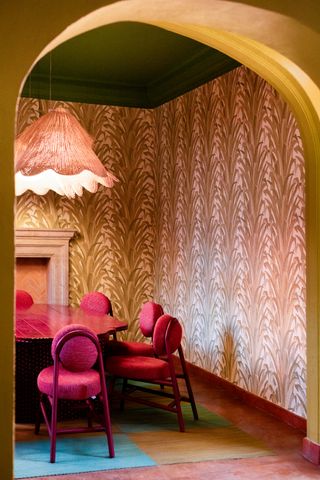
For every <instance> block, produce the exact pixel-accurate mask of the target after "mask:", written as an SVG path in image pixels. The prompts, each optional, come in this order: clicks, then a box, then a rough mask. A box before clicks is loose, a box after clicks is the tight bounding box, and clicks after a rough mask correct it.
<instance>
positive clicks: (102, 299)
mask: <svg viewBox="0 0 320 480" xmlns="http://www.w3.org/2000/svg"><path fill="white" fill-rule="evenodd" d="M80 308H81V310H83V311H84V312H86V313H89V314H94V315H111V316H113V311H112V305H111V301H110V299H109V298H108V297H107V296H106V295H105V294H104V293H102V292H97V291H94V292H88V293H86V294H85V295H83V297H82V299H81V302H80ZM109 336H110V337H111V338H113V339H114V340H116V339H117V332H116V331H115V330H114V331H112V332H109V333H108V338H109ZM105 341H106V339H105ZM105 341H104V343H103V344H101V345H102V348H103V351H104V345H105Z"/></svg>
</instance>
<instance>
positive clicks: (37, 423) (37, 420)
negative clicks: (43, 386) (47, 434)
mask: <svg viewBox="0 0 320 480" xmlns="http://www.w3.org/2000/svg"><path fill="white" fill-rule="evenodd" d="M40 402H41V398H40V395H39V407H38V408H37V411H36V418H35V422H34V433H35V434H36V435H38V434H39V432H40V424H41V403H40Z"/></svg>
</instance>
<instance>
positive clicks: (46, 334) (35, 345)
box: [15, 304, 128, 423]
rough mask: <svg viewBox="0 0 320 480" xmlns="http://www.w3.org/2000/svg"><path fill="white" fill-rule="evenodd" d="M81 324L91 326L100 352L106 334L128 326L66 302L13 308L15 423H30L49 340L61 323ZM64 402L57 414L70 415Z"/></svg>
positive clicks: (47, 360)
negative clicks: (64, 303)
mask: <svg viewBox="0 0 320 480" xmlns="http://www.w3.org/2000/svg"><path fill="white" fill-rule="evenodd" d="M70 324H81V325H85V326H87V327H89V328H91V329H92V330H93V331H94V332H95V333H96V334H97V335H98V338H99V340H100V345H101V348H102V352H103V354H104V353H105V350H106V348H107V344H108V340H109V336H110V335H113V336H114V333H115V332H121V331H124V330H126V329H127V328H128V324H127V323H126V322H124V321H122V320H120V319H118V318H117V317H114V316H111V315H100V314H96V313H89V312H86V311H84V310H83V309H81V308H79V307H70V306H67V305H50V304H33V305H32V306H31V307H30V308H28V309H16V314H15V341H16V370H15V371H16V376H15V384H16V394H15V397H16V423H33V422H34V421H35V416H36V411H37V409H38V408H39V407H38V403H39V402H38V389H37V377H38V374H39V373H40V371H41V370H42V369H43V368H45V367H47V366H49V365H52V364H53V359H52V356H51V343H52V340H53V338H54V336H55V335H56V333H57V332H58V331H59V330H60V329H61V328H62V327H64V326H66V325H70ZM72 415H73V413H72V412H71V410H70V407H68V402H66V404H65V406H64V407H63V408H62V409H61V417H62V418H63V417H68V418H70V416H71V417H72Z"/></svg>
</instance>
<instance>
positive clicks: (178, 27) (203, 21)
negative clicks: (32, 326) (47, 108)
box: [1, 1, 320, 478]
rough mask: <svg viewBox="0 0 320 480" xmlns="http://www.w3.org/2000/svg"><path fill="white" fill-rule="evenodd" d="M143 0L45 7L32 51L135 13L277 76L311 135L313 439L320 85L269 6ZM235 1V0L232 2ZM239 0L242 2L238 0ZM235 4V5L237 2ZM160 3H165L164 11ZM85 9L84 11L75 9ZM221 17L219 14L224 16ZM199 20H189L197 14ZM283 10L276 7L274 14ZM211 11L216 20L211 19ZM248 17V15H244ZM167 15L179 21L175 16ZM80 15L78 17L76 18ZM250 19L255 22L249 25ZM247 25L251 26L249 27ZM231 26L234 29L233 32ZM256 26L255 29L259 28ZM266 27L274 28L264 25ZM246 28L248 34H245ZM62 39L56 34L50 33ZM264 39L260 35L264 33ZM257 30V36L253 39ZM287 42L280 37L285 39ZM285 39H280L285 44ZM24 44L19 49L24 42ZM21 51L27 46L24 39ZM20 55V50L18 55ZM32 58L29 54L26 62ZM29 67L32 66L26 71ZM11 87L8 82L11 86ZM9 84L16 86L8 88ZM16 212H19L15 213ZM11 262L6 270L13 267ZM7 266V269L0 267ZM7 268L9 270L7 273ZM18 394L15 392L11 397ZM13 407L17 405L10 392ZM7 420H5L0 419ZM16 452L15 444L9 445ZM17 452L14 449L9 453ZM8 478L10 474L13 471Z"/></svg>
mask: <svg viewBox="0 0 320 480" xmlns="http://www.w3.org/2000/svg"><path fill="white" fill-rule="evenodd" d="M143 3H144V2H142V1H133V2H116V3H113V4H111V5H109V6H104V4H105V2H95V7H96V8H99V7H102V8H100V9H99V10H95V11H92V10H93V5H92V6H90V8H89V7H86V8H85V7H82V8H80V7H77V5H76V2H74V5H73V6H74V12H73V13H72V14H71V15H70V16H69V17H67V18H65V17H61V18H59V19H57V20H55V23H54V25H51V26H50V23H51V19H50V18H46V14H45V12H42V14H41V20H42V25H43V29H45V28H48V35H44V36H43V38H41V40H40V41H39V43H37V42H36V43H37V45H36V46H34V45H31V46H29V47H30V49H29V57H28V58H29V59H30V58H32V59H33V60H34V61H36V60H37V58H35V57H36V55H37V52H38V51H39V50H41V49H43V50H42V53H41V55H43V54H45V53H46V52H47V51H49V50H50V49H51V48H53V47H54V46H56V45H58V44H59V43H61V42H62V41H64V40H66V39H67V38H71V37H72V36H74V35H75V34H77V33H81V32H83V31H86V30H88V29H90V28H94V27H96V26H99V25H102V24H106V23H111V22H114V21H120V20H128V19H129V20H136V21H143V22H146V23H150V24H154V25H158V26H160V27H162V28H166V29H168V30H171V31H175V32H177V33H180V34H182V35H186V36H189V37H191V38H194V39H195V40H198V41H200V42H203V43H206V44H207V45H209V46H212V47H214V48H217V49H220V50H222V51H224V52H225V53H227V54H228V55H230V56H232V57H234V58H236V59H237V60H239V61H240V62H241V63H243V64H245V65H246V66H248V67H249V68H251V69H252V70H254V71H255V72H256V73H258V74H259V75H260V76H262V77H263V78H264V79H265V80H267V81H268V82H269V83H271V84H272V85H273V86H274V87H275V88H276V89H277V90H278V91H279V92H280V93H281V94H282V95H283V96H284V97H285V98H286V100H287V101H288V103H289V104H290V105H291V107H292V109H293V111H294V112H295V114H296V117H297V119H298V121H299V125H300V129H301V133H302V136H303V141H304V151H305V160H306V174H307V205H306V209H307V336H308V344H307V348H308V392H307V395H308V434H307V435H308V438H309V439H310V440H311V442H313V443H314V444H319V442H320V421H319V408H320V407H319V405H320V401H319V398H320V384H319V357H320V355H319V321H318V314H319V307H318V303H319V300H318V297H319V292H318V283H319V282H318V275H319V274H318V270H319V260H318V257H319V256H318V239H319V225H318V222H317V212H318V209H319V198H318V195H317V189H318V183H319V180H318V178H317V162H318V159H319V157H320V140H319V136H318V132H319V126H320V120H319V117H320V114H319V108H318V107H317V105H319V104H320V102H319V99H320V93H319V89H318V87H317V86H316V85H315V84H314V83H313V82H312V81H311V79H310V78H309V77H308V76H307V75H306V74H305V73H304V71H303V70H302V69H300V68H299V67H298V65H297V64H295V63H294V62H293V61H291V60H289V58H288V57H286V56H285V55H282V54H281V53H277V51H276V49H270V48H268V47H266V46H264V45H263V38H261V35H262V37H263V32H262V33H261V32H260V33H259V32H258V30H259V27H258V24H257V25H256V26H255V25H254V24H252V25H251V27H250V28H249V27H248V25H250V22H251V23H252V21H253V16H254V15H256V14H260V15H266V12H265V11H262V10H259V9H258V11H257V12H253V11H252V9H251V7H248V6H246V5H239V4H237V5H236V7H237V8H236V10H235V9H234V8H232V9H230V10H229V9H228V11H226V10H221V11H220V13H221V16H220V17H219V16H218V15H217V10H216V12H215V13H216V15H215V16H213V15H212V17H210V13H211V14H212V10H211V7H212V6H210V5H209V4H208V2H203V3H201V4H200V5H199V4H198V3H197V2H189V4H190V7H191V6H192V3H194V5H193V7H194V8H193V11H192V12H189V14H188V12H187V13H186V12H185V11H184V10H185V9H184V7H183V8H182V7H181V6H179V5H178V3H179V2H170V6H169V5H163V4H162V5H160V4H157V3H156V2H155V3H154V4H153V5H152V6H151V7H150V9H149V10H148V11H147V10H146V9H145V8H144V6H143ZM176 3H177V5H175V4H176ZM214 3H216V4H215V5H214V6H215V8H216V9H219V8H221V7H222V6H221V3H222V2H214ZM230 3H231V2H230ZM235 3H236V2H235ZM234 6H235V5H233V7H234ZM160 10H161V11H160ZM76 12H78V13H76ZM239 12H240V13H241V15H240V17H239V16H238V17H237V22H236V23H237V25H236V26H235V25H234V21H233V19H234V18H235V15H236V13H239ZM206 14H207V16H206ZM218 17H219V18H218ZM191 18H192V19H193V22H192V23H191V22H190V19H191ZM276 18H277V14H274V19H276ZM208 19H209V20H208ZM240 20H241V21H240ZM168 21H170V22H172V23H168ZM72 22H74V23H72ZM247 27H248V28H247ZM273 27H274V24H272V23H271V24H270V25H269V28H270V31H272V28H273ZM246 28H247V31H246ZM61 30H63V33H62V34H60V35H58V32H59V31H61ZM230 31H231V32H232V33H230ZM255 31H256V33H255ZM264 33H265V34H267V31H266V32H264ZM245 34H246V35H247V36H243V35H245ZM53 37H55V39H54V40H53V41H52V42H50V38H53ZM259 37H260V41H259V42H258V41H257V38H258V39H259ZM249 38H250V39H249ZM280 43H281V42H280ZM279 47H280V46H279ZM19 49H20V50H19ZM17 50H18V51H20V55H21V56H22V49H21V46H19V47H18V46H17ZM18 60H19V55H18V57H17V61H18ZM28 63H29V64H30V60H29V61H28V60H27V64H28ZM22 71H23V69H21V68H20V69H17V71H16V72H14V71H12V72H10V75H9V76H8V85H9V82H10V80H12V79H14V80H15V82H16V83H15V85H17V84H19V85H21V82H22ZM24 74H25V72H24ZM8 88H9V86H8ZM9 90H10V89H9ZM14 93H15V90H14V88H13V89H12V95H8V98H7V101H6V102H7V103H5V107H6V113H7V115H6V118H5V120H2V124H3V127H4V128H3V132H4V135H6V133H7V134H8V135H7V137H6V138H7V141H8V143H10V146H9V145H8V146H5V147H4V148H3V153H4V158H6V159H8V162H7V163H8V164H9V167H7V168H6V169H5V171H4V179H3V181H2V187H3V189H2V192H3V195H4V197H5V199H4V202H3V205H4V209H6V208H7V207H8V210H10V205H12V203H13V189H12V186H13V181H12V171H11V167H10V162H11V165H12V143H13V131H12V124H13V118H14V110H15V99H14V102H13V98H14ZM7 179H11V183H10V182H9V184H8V185H5V182H7ZM10 211H11V210H10ZM11 215H12V213H11ZM12 225H13V216H11V217H10V215H9V218H7V223H6V226H7V227H6V228H5V229H4V231H5V235H4V238H3V245H4V246H5V247H8V248H7V250H6V251H7V256H8V258H9V260H8V262H7V263H4V269H5V268H6V267H9V268H10V265H11V266H12V257H13V230H12ZM9 268H7V270H8V269H9ZM1 273H2V272H1ZM2 275H3V278H6V288H5V289H4V291H3V293H2V295H1V297H2V299H3V300H4V303H5V300H7V298H10V294H9V295H8V293H9V292H10V291H12V285H13V279H12V277H11V280H10V278H9V280H8V277H7V276H8V271H6V272H5V270H4V271H3V273H2ZM5 275H6V277H5ZM5 313H6V314H7V317H8V318H12V306H11V305H10V306H8V308H6V307H5ZM10 339H12V322H11V321H7V323H6V325H5V328H4V336H3V342H4V343H3V344H4V345H5V344H6V343H7V342H8V340H9V342H8V343H9V344H10ZM11 357H12V351H10V348H5V349H4V355H3V358H4V359H5V360H6V361H5V363H4V364H5V365H10V364H11V365H12V361H11ZM11 373H12V372H11V369H8V371H6V372H5V376H4V380H5V386H7V387H9V388H12V380H11ZM11 400H12V398H11ZM6 407H7V408H8V409H10V398H8V403H7V404H6ZM10 421H11V420H10V416H7V419H6V421H5V422H4V423H3V424H2V428H3V429H4V432H5V435H4V438H8V433H9V434H10V435H11V431H10V426H8V424H7V423H6V422H9V423H10ZM1 423H2V422H1ZM8 452H10V448H9V449H8ZM8 458H10V455H9V456H8V455H7V461H8ZM8 478H9V477H8Z"/></svg>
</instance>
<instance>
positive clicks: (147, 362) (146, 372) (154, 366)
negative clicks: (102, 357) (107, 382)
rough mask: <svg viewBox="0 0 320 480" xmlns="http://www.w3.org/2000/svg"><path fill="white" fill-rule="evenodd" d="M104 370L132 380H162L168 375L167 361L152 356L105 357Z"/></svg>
mask: <svg viewBox="0 0 320 480" xmlns="http://www.w3.org/2000/svg"><path fill="white" fill-rule="evenodd" d="M106 370H107V372H108V373H110V374H111V375H115V376H116V377H124V378H131V379H133V380H140V379H144V380H164V379H166V378H168V377H170V369H169V365H168V363H167V362H166V361H164V360H160V359H159V358H154V357H142V356H125V355H124V356H114V357H107V361H106Z"/></svg>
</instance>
